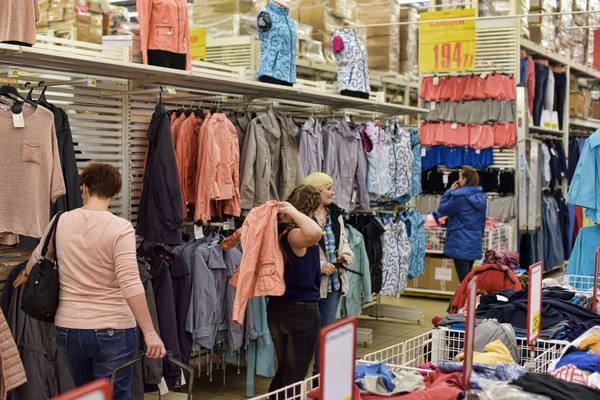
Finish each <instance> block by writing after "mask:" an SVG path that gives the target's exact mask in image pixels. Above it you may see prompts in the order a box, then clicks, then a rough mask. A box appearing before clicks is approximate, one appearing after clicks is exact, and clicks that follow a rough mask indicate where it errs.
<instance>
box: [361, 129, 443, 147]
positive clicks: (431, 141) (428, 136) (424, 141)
mask: <svg viewBox="0 0 600 400" xmlns="http://www.w3.org/2000/svg"><path fill="white" fill-rule="evenodd" d="M439 128H440V124H431V123H426V122H421V133H420V134H419V140H420V142H421V145H422V146H427V147H431V146H435V143H436V142H435V138H436V135H437V131H438V130H439ZM368 153H369V152H368Z"/></svg>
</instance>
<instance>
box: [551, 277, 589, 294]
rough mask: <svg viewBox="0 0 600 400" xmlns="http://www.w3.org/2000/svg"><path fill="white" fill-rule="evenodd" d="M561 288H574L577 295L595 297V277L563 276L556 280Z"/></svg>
mask: <svg viewBox="0 0 600 400" xmlns="http://www.w3.org/2000/svg"><path fill="white" fill-rule="evenodd" d="M556 280H557V281H558V283H559V284H560V285H561V286H565V287H566V286H570V287H573V288H574V289H575V290H576V291H577V293H580V294H584V295H586V296H593V291H594V277H593V276H584V275H567V274H564V275H561V276H559V277H558V278H556Z"/></svg>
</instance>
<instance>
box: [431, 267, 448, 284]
mask: <svg viewBox="0 0 600 400" xmlns="http://www.w3.org/2000/svg"><path fill="white" fill-rule="evenodd" d="M435 279H436V280H437V281H451V280H452V270H451V269H450V268H439V267H438V268H436V269H435Z"/></svg>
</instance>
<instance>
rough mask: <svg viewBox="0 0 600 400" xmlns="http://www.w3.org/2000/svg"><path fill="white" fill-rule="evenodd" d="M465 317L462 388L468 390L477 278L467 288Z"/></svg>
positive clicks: (471, 369)
mask: <svg viewBox="0 0 600 400" xmlns="http://www.w3.org/2000/svg"><path fill="white" fill-rule="evenodd" d="M467 294H468V296H469V297H468V298H467V316H466V320H465V358H464V359H463V387H464V388H465V390H466V391H468V390H469V387H470V384H469V382H470V380H471V372H472V371H473V347H474V345H473V343H474V341H475V312H476V311H477V307H476V304H475V303H476V302H477V276H475V277H473V279H471V281H470V282H469V286H468V287H467Z"/></svg>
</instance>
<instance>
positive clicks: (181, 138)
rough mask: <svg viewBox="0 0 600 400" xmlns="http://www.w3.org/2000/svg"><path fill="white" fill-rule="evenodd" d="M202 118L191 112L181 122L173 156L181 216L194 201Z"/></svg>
mask: <svg viewBox="0 0 600 400" xmlns="http://www.w3.org/2000/svg"><path fill="white" fill-rule="evenodd" d="M203 121H204V120H203V118H202V117H200V116H198V117H197V116H196V115H195V114H193V113H192V114H191V115H190V116H189V118H187V119H186V120H185V121H183V122H182V123H181V127H180V128H179V135H177V143H176V146H175V157H176V159H177V173H178V174H179V185H180V186H181V196H182V199H183V218H184V219H185V218H186V217H187V203H195V202H196V173H197V168H196V165H197V163H198V137H199V135H200V128H201V127H202V122H203Z"/></svg>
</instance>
